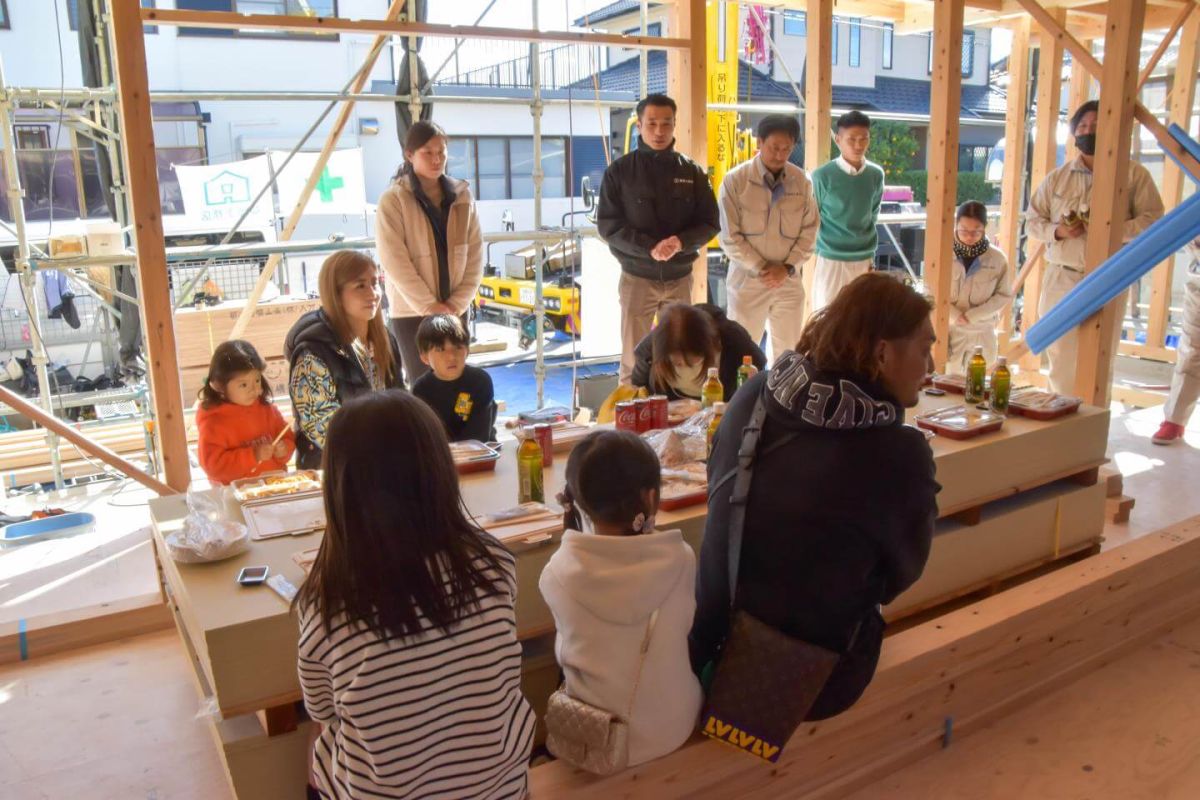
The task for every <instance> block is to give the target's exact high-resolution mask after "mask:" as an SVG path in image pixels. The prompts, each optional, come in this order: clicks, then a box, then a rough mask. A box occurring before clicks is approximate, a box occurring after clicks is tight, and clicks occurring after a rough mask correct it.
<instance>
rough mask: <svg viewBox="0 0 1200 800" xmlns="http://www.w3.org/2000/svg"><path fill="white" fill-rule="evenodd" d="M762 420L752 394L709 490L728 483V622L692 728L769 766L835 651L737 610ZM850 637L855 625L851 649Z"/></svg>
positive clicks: (761, 405)
mask: <svg viewBox="0 0 1200 800" xmlns="http://www.w3.org/2000/svg"><path fill="white" fill-rule="evenodd" d="M766 416H767V405H766V399H765V398H764V397H763V396H762V395H760V396H759V398H758V401H757V402H756V403H755V406H754V411H753V412H752V413H751V415H750V422H749V424H748V425H747V426H746V428H745V429H744V430H743V433H742V441H741V445H740V446H739V448H738V463H737V467H735V468H734V469H733V470H732V471H731V472H730V473H728V474H727V475H725V476H724V477H722V478H721V480H720V481H718V482H717V484H716V485H715V486H714V487H713V491H716V489H717V488H719V487H720V486H721V485H722V484H724V483H725V482H726V481H728V480H729V479H731V478H732V480H733V482H734V483H733V490H732V493H731V495H730V498H729V502H730V513H729V605H730V615H731V619H730V625H729V633H728V634H727V636H726V637H725V641H724V644H723V645H722V646H721V652H720V655H719V656H718V657H717V662H716V671H715V674H714V676H713V681H712V685H711V686H710V688H709V691H708V696H707V697H706V699H705V705H704V710H703V713H702V714H701V716H700V719H701V728H700V729H701V732H702V733H704V735H705V736H708V737H710V738H713V739H716V740H718V741H721V742H724V743H725V744H730V745H733V746H734V747H737V748H739V749H740V750H743V751H745V752H747V753H750V754H752V755H755V756H758V757H759V758H761V759H764V760H766V761H769V762H771V763H775V762H776V761H778V760H779V756H780V754H781V753H782V752H783V748H784V746H785V745H786V744H787V742H788V739H790V738H791V736H792V734H793V733H794V732H795V731H796V728H798V727H799V726H800V723H802V722H804V719H805V717H806V716H807V715H808V712H809V709H811V708H812V706H813V703H814V702H816V699H817V696H818V695H819V694H820V693H821V690H822V689H823V688H824V686H825V684H826V682H827V681H828V680H829V676H830V675H831V674H832V673H833V669H834V667H835V666H836V665H837V663H838V660H839V659H840V658H841V654H840V653H837V652H835V651H833V650H829V649H827V648H824V647H820V646H818V645H814V644H810V643H809V642H805V641H803V640H801V639H797V638H795V637H793V636H789V635H788V634H786V633H783V632H782V631H779V630H777V629H775V628H773V627H771V626H770V625H768V624H766V623H765V622H763V621H762V620H759V619H757V618H755V617H754V616H753V615H751V614H749V613H747V612H746V611H745V609H741V608H738V606H737V602H736V598H737V585H738V565H739V563H740V561H741V556H742V532H743V530H744V528H745V524H746V503H747V501H748V500H749V497H750V484H751V481H752V480H753V477H754V462H755V458H756V456H757V455H758V453H757V451H758V443H759V439H760V437H761V436H762V429H763V423H764V421H765V420H766ZM794 437H795V433H789V434H787V435H785V436H784V437H782V438H781V439H780V440H778V441H776V442H774V443H773V444H772V445H771V446H770V447H769V448H768V449H767V450H766V451H764V453H765V452H770V451H771V450H774V449H776V448H777V447H779V446H780V445H783V444H785V443H787V442H788V441H790V440H791V439H793V438H794ZM860 625H861V623H860ZM857 636H858V627H857V626H856V627H855V630H854V634H853V636H852V637H851V639H850V645H851V646H852V645H853V643H854V639H855V638H857Z"/></svg>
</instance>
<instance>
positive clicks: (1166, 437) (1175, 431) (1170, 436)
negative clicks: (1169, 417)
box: [1150, 421, 1183, 444]
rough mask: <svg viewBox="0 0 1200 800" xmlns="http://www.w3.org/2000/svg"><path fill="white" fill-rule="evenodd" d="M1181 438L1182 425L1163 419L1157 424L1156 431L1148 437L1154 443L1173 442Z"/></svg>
mask: <svg viewBox="0 0 1200 800" xmlns="http://www.w3.org/2000/svg"><path fill="white" fill-rule="evenodd" d="M1182 438H1183V426H1182V425H1176V424H1175V423H1174V422H1166V421H1164V422H1163V424H1162V425H1160V426H1158V432H1157V433H1155V434H1154V435H1153V436H1151V437H1150V441H1152V442H1154V443H1155V444H1174V443H1175V442H1177V441H1179V440H1180V439H1182Z"/></svg>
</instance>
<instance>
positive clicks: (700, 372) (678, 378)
mask: <svg viewBox="0 0 1200 800" xmlns="http://www.w3.org/2000/svg"><path fill="white" fill-rule="evenodd" d="M672 366H673V367H674V368H675V380H673V381H671V386H672V387H673V388H674V389H676V390H677V391H680V392H683V393H684V394H686V395H690V396H692V397H699V396H700V392H701V390H702V389H703V388H704V381H705V380H706V379H707V378H708V372H707V370H705V369H704V361H703V360H697V361H696V363H695V364H682V365H681V364H672Z"/></svg>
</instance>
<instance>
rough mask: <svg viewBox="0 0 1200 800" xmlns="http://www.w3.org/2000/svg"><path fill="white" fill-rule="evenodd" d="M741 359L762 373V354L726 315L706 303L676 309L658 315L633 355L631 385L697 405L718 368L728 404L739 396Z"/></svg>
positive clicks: (764, 364)
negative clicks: (712, 371)
mask: <svg viewBox="0 0 1200 800" xmlns="http://www.w3.org/2000/svg"><path fill="white" fill-rule="evenodd" d="M745 356H750V362H751V363H752V364H753V365H754V366H755V367H757V368H758V369H760V370H762V369H766V367H767V357H766V356H765V355H763V351H762V349H761V348H760V347H759V346H758V345H756V344H755V343H754V342H753V341H751V339H750V334H748V333H746V329H745V328H743V327H742V326H741V325H739V324H738V323H736V322H734V321H733V320H731V319H729V318H728V317H726V316H725V312H724V311H722V310H721V309H719V308H717V307H716V306H714V305H709V304H708V303H698V304H696V305H687V304H685V303H675V304H673V305H669V306H667V307H665V308H664V309H663V310H662V311H661V312H660V313H659V315H658V327H656V328H655V329H654V330H653V331H651V332H650V335H649V336H647V337H646V338H644V339H642V341H641V342H639V343H638V346H637V347H636V348H635V349H634V351H633V359H634V361H633V376H632V378H631V380H632V383H633V385H634V386H637V387H642V386H644V387H646V389H647V390H648V391H649V392H650V394H665V395H666V396H667V397H669V398H670V399H672V400H678V399H680V398H684V397H691V398H695V399H698V398H699V397H700V390H701V387H703V386H704V381H705V380H706V379H707V378H708V370H709V369H710V368H712V367H716V368H717V377H719V378H720V379H721V384H722V386H723V387H724V389H725V400H726V401H728V400H729V399H730V398H731V397H733V393H734V391H736V390H737V371H738V367H740V366H741V365H742V359H743V358H744V357H745Z"/></svg>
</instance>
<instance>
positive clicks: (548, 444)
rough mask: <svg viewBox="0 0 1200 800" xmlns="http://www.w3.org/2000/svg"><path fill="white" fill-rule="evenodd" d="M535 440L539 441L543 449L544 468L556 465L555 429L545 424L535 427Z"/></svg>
mask: <svg viewBox="0 0 1200 800" xmlns="http://www.w3.org/2000/svg"><path fill="white" fill-rule="evenodd" d="M533 438H535V439H537V443H538V446H539V447H541V448H542V466H543V467H548V466H550V465H551V464H553V463H554V427H553V426H551V425H547V424H545V423H542V424H538V425H534V426H533Z"/></svg>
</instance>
